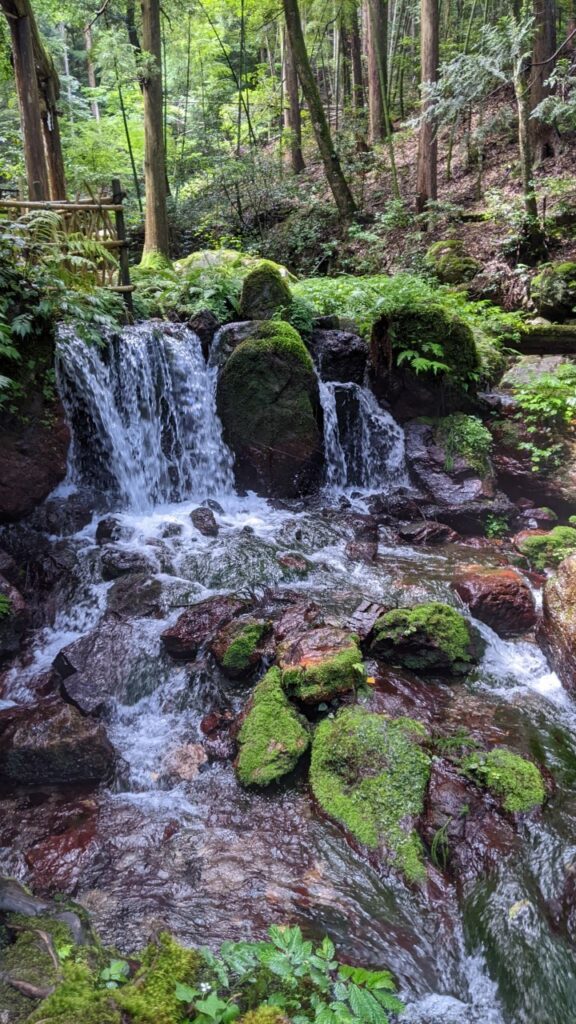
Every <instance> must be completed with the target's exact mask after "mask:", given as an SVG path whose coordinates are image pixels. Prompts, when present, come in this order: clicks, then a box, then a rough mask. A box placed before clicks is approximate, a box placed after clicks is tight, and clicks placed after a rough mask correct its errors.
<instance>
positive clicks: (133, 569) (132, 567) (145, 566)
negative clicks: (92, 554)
mask: <svg viewBox="0 0 576 1024" xmlns="http://www.w3.org/2000/svg"><path fill="white" fill-rule="evenodd" d="M101 565H102V578H103V579H105V580H117V579H118V578H119V577H120V576H127V575H129V574H130V573H150V572H154V570H155V569H156V568H157V566H156V565H155V563H154V561H153V560H152V559H151V558H147V557H146V555H145V554H144V553H143V552H142V551H130V550H128V549H126V548H121V547H112V546H107V547H104V548H102V562H101Z"/></svg>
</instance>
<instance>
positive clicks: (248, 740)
mask: <svg viewBox="0 0 576 1024" xmlns="http://www.w3.org/2000/svg"><path fill="white" fill-rule="evenodd" d="M309 742H310V736H309V732H308V727H307V724H306V721H305V719H304V718H303V717H302V716H301V715H299V714H298V712H297V711H296V710H295V708H293V707H292V705H291V704H290V702H289V701H288V698H287V697H286V694H285V693H284V690H283V689H282V673H281V672H280V669H278V668H271V669H270V670H269V671H268V672H267V673H266V675H265V676H264V678H263V679H262V680H261V681H260V682H259V683H258V686H257V687H256V689H255V690H254V693H253V695H252V699H251V701H250V704H249V707H248V712H247V714H246V717H245V719H244V722H243V723H242V726H241V729H240V732H239V733H238V743H239V746H240V753H239V754H238V759H237V762H236V774H237V775H238V778H239V780H240V782H241V783H242V785H244V786H268V785H270V783H272V782H276V781H277V780H278V779H280V778H281V777H282V776H283V775H286V774H287V773H288V772H291V771H292V770H293V769H294V768H295V767H296V765H297V763H298V761H299V759H300V758H301V756H302V754H303V753H304V751H305V750H306V749H307V748H308V744H309Z"/></svg>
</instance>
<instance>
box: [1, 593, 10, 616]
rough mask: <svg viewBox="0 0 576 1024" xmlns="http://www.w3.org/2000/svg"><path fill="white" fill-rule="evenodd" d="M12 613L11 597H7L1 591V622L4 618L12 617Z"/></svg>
mask: <svg viewBox="0 0 576 1024" xmlns="http://www.w3.org/2000/svg"><path fill="white" fill-rule="evenodd" d="M11 614H12V602H11V600H10V598H9V597H6V594H1V593H0V622H1V621H2V619H8V618H10V615H11Z"/></svg>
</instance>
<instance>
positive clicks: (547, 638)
mask: <svg viewBox="0 0 576 1024" xmlns="http://www.w3.org/2000/svg"><path fill="white" fill-rule="evenodd" d="M539 639H540V640H541V642H542V645H543V647H544V650H545V651H546V654H547V655H548V659H549V661H550V664H551V665H552V667H553V668H554V669H555V671H556V672H557V673H558V675H559V676H560V679H561V681H562V683H563V685H564V686H565V687H566V689H567V690H570V691H571V692H572V693H574V692H575V691H576V554H574V555H570V556H569V557H568V558H566V559H564V561H563V562H561V564H560V566H559V567H558V572H557V573H556V574H555V575H554V576H550V577H549V578H548V579H547V580H546V583H545V584H544V600H543V618H542V629H541V631H540V636H539Z"/></svg>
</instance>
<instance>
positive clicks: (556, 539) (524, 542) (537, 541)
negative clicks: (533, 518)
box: [514, 526, 576, 569]
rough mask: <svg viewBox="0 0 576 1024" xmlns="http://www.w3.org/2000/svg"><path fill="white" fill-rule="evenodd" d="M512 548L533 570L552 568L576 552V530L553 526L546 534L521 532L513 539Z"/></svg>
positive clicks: (534, 531) (533, 531) (529, 531)
mask: <svg viewBox="0 0 576 1024" xmlns="http://www.w3.org/2000/svg"><path fill="white" fill-rule="evenodd" d="M514 546H515V547H516V548H517V550H518V551H520V553H521V554H522V555H524V557H525V558H527V559H528V561H529V562H530V563H531V565H533V566H534V568H535V569H550V568H554V567H556V566H558V565H560V562H563V561H564V559H565V558H567V557H568V556H569V555H572V554H574V553H575V552H576V529H574V528H573V527H572V526H555V527H554V528H553V529H552V530H550V531H549V532H548V533H544V532H542V531H540V530H523V531H522V533H519V534H517V535H516V537H515V538H514Z"/></svg>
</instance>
